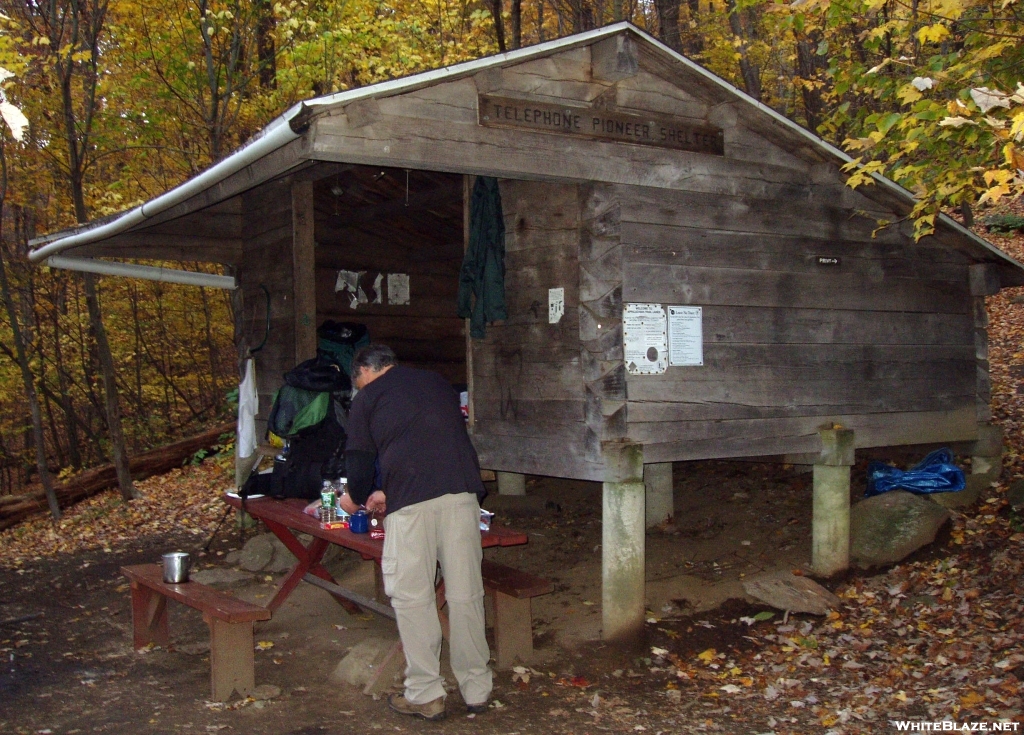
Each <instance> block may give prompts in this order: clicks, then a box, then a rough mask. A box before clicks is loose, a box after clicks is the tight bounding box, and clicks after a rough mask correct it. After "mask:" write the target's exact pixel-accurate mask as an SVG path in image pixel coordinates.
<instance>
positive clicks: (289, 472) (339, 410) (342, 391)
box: [239, 357, 350, 500]
mask: <svg viewBox="0 0 1024 735" xmlns="http://www.w3.org/2000/svg"><path fill="white" fill-rule="evenodd" d="M284 379H285V384H284V385H283V386H281V389H280V390H279V391H278V392H277V394H276V395H275V396H274V404H273V407H272V408H271V409H270V416H269V417H268V420H267V431H268V433H269V432H273V433H274V434H276V435H278V436H280V437H282V438H284V439H288V441H289V448H288V452H287V453H286V454H285V453H282V454H281V455H278V458H276V459H275V460H274V469H273V471H272V472H270V473H264V474H253V475H252V476H250V477H249V479H248V480H247V481H246V483H245V485H244V486H243V487H242V490H241V492H240V493H239V494H240V495H241V496H242V497H243V498H245V497H248V496H250V495H269V496H271V497H274V498H304V499H306V500H314V499H316V498H318V497H320V490H321V488H322V487H323V481H324V480H325V479H335V478H338V477H341V476H343V475H344V474H345V454H344V453H345V440H346V438H347V437H346V434H345V422H346V418H347V416H346V411H345V406H344V397H345V396H347V395H348V393H349V388H350V383H349V379H348V376H347V375H345V374H344V373H342V372H341V370H340V369H339V368H338V366H337V365H336V364H333V363H330V362H328V361H325V360H323V359H322V358H320V357H316V358H313V359H312V360H306V361H305V362H303V363H301V364H300V365H298V366H296V367H295V368H293V369H292V370H290V371H288V372H287V373H285V376H284Z"/></svg>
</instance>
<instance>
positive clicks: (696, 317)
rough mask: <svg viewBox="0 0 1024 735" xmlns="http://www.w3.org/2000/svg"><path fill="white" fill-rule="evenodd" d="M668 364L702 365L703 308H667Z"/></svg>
mask: <svg viewBox="0 0 1024 735" xmlns="http://www.w3.org/2000/svg"><path fill="white" fill-rule="evenodd" d="M668 364H669V365H672V366H676V365H703V364H704V307H702V306H670V307H668Z"/></svg>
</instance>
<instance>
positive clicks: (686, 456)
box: [33, 24, 1024, 638]
mask: <svg viewBox="0 0 1024 735" xmlns="http://www.w3.org/2000/svg"><path fill="white" fill-rule="evenodd" d="M848 161H849V159H848V157H847V156H845V154H843V153H842V152H840V151H838V150H837V149H835V148H833V147H832V146H830V145H828V144H827V143H825V142H824V141H822V140H820V139H819V138H817V137H816V136H814V135H813V134H811V133H809V132H808V131H806V130H804V129H802V128H800V127H799V126H798V125H796V124H794V123H792V122H791V121H789V120H787V119H785V118H783V117H782V116H780V115H779V114H778V113H776V112H774V111H773V110H771V109H769V108H767V107H766V106H764V105H762V104H760V103H759V102H757V101H755V100H753V99H751V98H750V97H748V96H746V95H745V94H743V93H742V92H740V91H738V90H737V89H735V88H734V87H732V86H731V85H729V84H727V83H726V82H724V81H722V80H721V79H719V78H717V77H715V76H714V75H712V74H711V73H709V72H708V71H707V70H705V69H703V68H701V67H699V66H698V65H696V64H694V63H693V62H691V61H689V60H688V59H686V58H684V57H682V56H680V55H679V54H676V53H675V52H673V51H672V50H670V49H669V48H667V47H666V46H664V45H663V44H661V43H659V42H658V41H657V40H655V39H654V38H652V37H650V36H649V35H647V34H645V33H643V32H642V31H640V30H638V29H636V28H635V27H633V26H630V25H628V24H618V25H614V26H610V27H607V28H603V29H599V30H596V31H592V32H588V33H585V34H580V35H576V36H571V37H568V38H563V39H560V40H557V41H553V42H549V43H544V44H540V45H538V46H534V47H531V48H527V49H522V50H518V51H513V52H509V53H507V54H503V55H500V56H495V57H491V58H487V59H483V60H480V61H476V62H470V63H465V64H460V65H457V66H453V67H450V68H445V69H441V70H436V71H432V72H428V73H424V74H419V75H416V76H412V77H409V78H406V79H400V80H396V81H392V82H386V83H382V84H377V85H373V86H371V87H366V88H362V89H356V90H351V91H347V92H342V93H339V94H334V95H330V96H327V97H321V98H317V99H314V100H310V101H308V102H306V103H304V104H303V105H301V106H298V107H296V108H294V109H292V110H290V111H289V112H288V113H286V114H285V115H284V116H283V117H282V118H280V119H278V120H277V121H275V122H274V123H273V124H272V125H271V126H269V127H268V129H267V130H266V131H264V132H263V133H262V134H261V136H260V137H259V138H258V139H256V140H254V141H252V142H250V143H249V144H248V145H247V146H246V147H245V148H243V149H241V150H240V151H239V152H237V153H236V154H234V155H232V156H231V157H230V158H228V159H226V160H225V161H222V162H220V163H219V164H218V165H217V166H215V167H213V168H212V169H210V170H209V171H207V172H205V173H204V174H202V175H201V176H199V177H197V178H196V179H193V180H192V181H190V182H187V183H186V184H184V185H182V187H179V188H178V189H175V190H172V191H171V192H168V193H167V194H165V195H164V196H163V197H160V198H158V199H156V200H154V201H153V202H149V203H147V204H146V205H144V206H143V207H140V208H139V209H137V210H133V211H132V212H129V213H127V214H125V215H122V216H121V217H118V218H113V219H112V220H109V221H106V222H103V223H99V224H98V225H95V226H89V227H87V228H84V229H82V230H76V231H70V232H63V233H57V234H55V235H51V236H49V237H47V238H42V239H40V240H39V241H37V242H36V243H35V245H36V250H35V251H34V252H33V258H34V259H36V260H38V261H43V260H45V259H47V258H49V259H50V260H49V262H50V264H51V265H54V266H57V267H72V268H79V269H92V270H103V269H105V268H106V267H107V266H108V265H109V264H110V260H101V261H97V260H96V259H97V258H105V259H110V258H115V259H136V260H137V259H150V260H162V261H167V260H184V261H211V262H215V263H222V264H223V265H224V266H225V270H226V273H227V276H228V278H226V279H224V280H223V281H221V282H218V283H215V284H209V282H207V283H208V284H209V285H227V286H230V287H234V286H237V288H236V290H235V294H236V302H235V303H236V314H237V324H236V337H237V344H238V348H239V354H240V356H243V357H244V356H245V355H247V354H248V350H249V349H251V348H253V347H255V346H257V345H258V344H259V343H260V342H261V341H262V340H263V337H264V327H265V321H264V320H265V315H266V309H267V299H266V298H265V296H264V289H265V290H266V292H267V293H269V324H270V330H269V338H268V340H267V342H266V345H265V346H264V347H263V349H262V350H261V351H260V352H259V354H258V360H257V363H258V367H257V372H258V376H259V393H260V400H261V403H260V406H261V412H262V414H263V415H264V416H265V414H266V412H267V410H268V409H269V406H270V396H271V394H272V392H273V391H274V390H275V389H276V388H277V387H278V386H279V384H280V381H281V374H282V373H283V372H284V371H285V370H286V369H288V368H290V367H291V366H293V365H294V364H295V363H296V362H298V361H300V360H302V359H305V358H307V357H310V356H311V355H312V354H313V353H314V350H315V348H316V334H315V330H316V326H317V325H318V324H319V323H321V322H322V321H323V320H324V319H328V318H330V319H336V320H345V321H358V322H362V323H364V324H366V325H367V326H368V327H369V330H370V334H371V336H372V337H373V339H374V340H377V341H382V342H385V343H389V344H391V345H392V346H393V347H394V349H395V350H396V352H397V354H398V355H399V357H400V359H402V360H403V361H405V362H406V363H408V364H412V365H414V366H423V367H428V368H432V369H435V370H438V371H440V372H441V373H443V374H444V375H445V376H446V377H447V378H448V379H449V380H451V381H452V382H453V383H466V384H468V386H469V396H470V412H471V420H470V424H469V430H470V432H471V434H472V438H473V441H474V443H475V445H476V447H477V449H478V451H479V454H480V459H481V464H482V466H484V467H486V468H491V469H494V470H498V471H500V472H504V473H519V474H521V473H529V474H539V475H549V476H560V477H571V478H581V479H587V480H596V481H600V482H603V483H604V499H603V502H604V516H603V518H604V523H603V528H604V530H603V534H604V543H603V547H602V548H603V561H604V578H603V581H604V593H603V605H604V608H603V615H604V618H603V622H604V634H605V637H607V638H615V637H619V636H629V635H631V634H632V633H634V632H636V631H637V630H639V629H640V627H641V626H642V624H643V614H644V582H643V579H644V529H645V489H644V483H643V475H644V465H645V464H647V465H648V471H649V473H650V475H651V477H652V478H653V477H657V476H660V477H661V478H664V471H663V470H664V467H665V465H666V464H667V463H671V462H673V461H679V460H692V459H702V458H721V457H750V456H768V455H771V456H778V455H800V456H804V457H808V458H810V457H818V459H817V460H813V459H806V460H805V461H808V462H811V461H818V462H819V464H821V466H823V467H828V468H830V469H829V471H833V470H835V469H836V468H839V470H838V472H839V474H838V475H837V476H836V477H832V478H831V479H832V480H833V481H838V482H839V486H840V492H839V494H838V495H835V494H834V495H833V500H834V499H835V498H839V500H838V501H837V502H838V504H836V503H833V505H832V506H831V508H830V509H829V510H828V511H827V512H826V511H824V510H822V511H820V512H821V513H823V514H825V515H824V516H823V517H822V520H824V521H828V524H831V525H830V526H829V527H831V528H832V529H833V530H832V531H827V530H825V528H826V525H820V526H819V524H818V523H817V521H818V520H819V519H818V518H817V517H816V526H815V533H816V534H819V533H820V538H816V539H815V542H816V544H818V545H822V546H823V548H826V551H828V550H829V549H831V551H833V552H835V554H838V560H835V559H833V560H832V561H828V560H827V559H826V561H825V562H823V565H822V566H823V567H824V568H825V571H828V569H827V567H828V566H829V564H833V565H838V566H839V567H841V566H842V565H843V563H844V562H843V559H842V555H843V554H844V553H845V550H844V549H843V548H842V544H843V543H844V542H845V537H844V536H843V535H842V534H843V533H844V531H843V528H842V523H843V513H844V505H845V512H846V513H848V504H849V497H848V494H847V497H846V498H845V499H843V498H842V494H841V486H842V473H843V472H844V471H845V472H846V476H847V493H848V465H849V464H852V456H853V449H854V447H879V446H892V445H901V444H923V443H934V442H949V441H973V440H976V439H977V438H978V437H979V432H981V433H984V431H985V428H984V427H985V426H986V424H987V422H988V421H989V418H990V413H989V377H988V364H987V358H986V338H985V324H986V321H985V307H984V297H985V296H986V295H990V294H993V293H995V292H996V291H998V290H999V288H1000V287H1004V286H1017V285H1022V284H1024V270H1022V268H1021V266H1020V265H1019V264H1017V263H1016V262H1014V261H1012V260H1011V259H1010V258H1008V257H1007V256H1006V255H1004V254H1003V253H1002V252H1000V251H999V250H997V249H996V248H994V247H993V246H991V245H990V244H989V243H987V242H985V241H984V240H983V239H981V238H979V237H978V236H976V235H974V234H973V233H971V232H970V231H968V230H966V229H964V228H963V227H961V226H959V225H958V224H957V223H955V222H954V221H952V220H950V219H948V218H946V217H940V218H939V220H938V222H937V225H936V232H935V234H934V235H932V236H929V237H927V238H924V239H922V240H921V241H919V242H914V240H913V238H912V237H911V236H910V228H909V225H908V224H907V223H906V222H904V223H903V224H900V225H894V226H891V227H888V228H885V229H882V230H881V231H878V232H877V233H876V232H875V231H876V229H877V228H878V224H877V223H878V221H879V220H889V221H894V222H898V221H900V220H902V219H903V218H905V217H906V215H907V213H908V212H909V211H910V208H911V207H912V203H913V201H912V197H911V195H910V194H909V193H908V192H906V191H905V190H903V189H901V188H900V187H898V186H897V185H895V184H893V183H892V182H890V181H887V180H885V179H883V178H881V177H876V181H875V183H874V185H871V186H864V187H861V188H859V189H857V190H851V189H849V188H848V187H846V186H845V183H844V181H845V176H844V174H843V173H842V171H841V170H840V167H841V166H842V165H843V164H844V163H846V162H848ZM477 175H484V176H492V177H496V178H497V179H498V180H499V182H500V191H501V196H502V203H503V208H504V218H505V226H506V233H507V234H506V256H505V265H506V280H505V289H506V296H507V301H508V319H507V320H506V321H505V322H504V323H501V324H491V325H489V326H488V327H487V331H486V337H485V338H484V339H482V340H472V339H469V338H468V336H467V326H466V324H465V320H463V319H460V318H458V317H457V316H456V312H455V297H456V291H457V287H458V279H459V271H460V265H461V262H462V257H463V251H464V247H465V242H466V232H467V229H468V205H467V202H468V193H469V191H470V187H471V185H472V177H473V176H477ZM69 256H70V257H69ZM129 268H131V267H129ZM104 272H106V271H104ZM147 273H148V276H159V277H165V278H171V279H174V278H176V277H177V276H175V275H174V274H173V272H172V273H171V274H170V275H168V273H167V272H166V271H162V275H161V274H154V273H151V272H147ZM140 274H141V275H144V276H146V275H147V274H146V273H141V272H140V271H138V270H132V271H131V272H130V273H129V275H140ZM148 276H147V277H148ZM347 284H355V285H353V286H351V287H349V286H348V285H347ZM339 289H341V290H339ZM823 426H824V427H825V430H824V433H822V431H823ZM840 426H841V427H843V428H842V429H841V430H838V431H837V429H838V427H840ZM979 427H982V428H979ZM850 432H852V434H851V433H850ZM823 442H824V452H823ZM652 466H654V467H653V468H652ZM658 468H661V470H662V472H661V474H660V475H659V474H658V473H657V472H655V471H654V470H657V469H658ZM823 472H824V470H823ZM822 476H823V477H825V475H824V474H823V475H822ZM668 477H669V479H668V482H669V487H668V493H669V502H670V501H671V474H670V473H669V476H668ZM660 482H661V485H662V487H661V491H660V495H659V491H658V488H656V487H655V488H654V492H653V495H651V498H652V500H651V502H659V497H660V501H661V502H664V479H662V480H661V481H660ZM649 483H650V484H654V485H657V484H658V481H657V480H651V479H649ZM826 484H827V483H826ZM817 500H818V498H817V497H816V503H817ZM670 507H671V506H669V508H670ZM827 507H829V506H828V504H824V505H822V508H827ZM669 512H670V511H669ZM826 516H827V517H826ZM819 528H820V529H821V530H819ZM837 529H838V530H837ZM830 534H831V535H830ZM836 534H838V535H836ZM816 548H817V547H816ZM826 556H827V554H826ZM833 556H834V555H833ZM823 558H824V557H823Z"/></svg>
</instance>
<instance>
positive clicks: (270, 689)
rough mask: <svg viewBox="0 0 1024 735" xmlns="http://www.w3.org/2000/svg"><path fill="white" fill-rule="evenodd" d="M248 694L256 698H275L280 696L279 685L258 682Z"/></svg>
mask: <svg viewBox="0 0 1024 735" xmlns="http://www.w3.org/2000/svg"><path fill="white" fill-rule="evenodd" d="M249 696H251V697H252V698H253V699H256V700H262V699H276V698H277V697H280V696H281V687H279V686H274V685H273V684H260V685H259V686H258V687H256V688H255V689H253V690H252V691H251V692H250V693H249Z"/></svg>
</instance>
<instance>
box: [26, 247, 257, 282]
mask: <svg viewBox="0 0 1024 735" xmlns="http://www.w3.org/2000/svg"><path fill="white" fill-rule="evenodd" d="M46 265H48V266H49V267H50V268H63V269H65V270H71V271H82V272H84V273H98V274H99V275H101V276H122V277H125V278H142V279H145V280H147V281H162V282H163V283H181V284H184V285H186V286H204V287H206V288H225V289H228V290H229V291H233V290H235V289H236V288H238V282H237V281H236V280H235V278H234V276H220V275H217V274H216V273H195V272H193V271H183V270H178V269H176V268H158V267H155V266H151V265H137V264H135V263H118V262H115V261H110V260H95V259H94V258H69V257H67V256H65V255H51V256H50V257H49V258H47V259H46Z"/></svg>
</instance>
